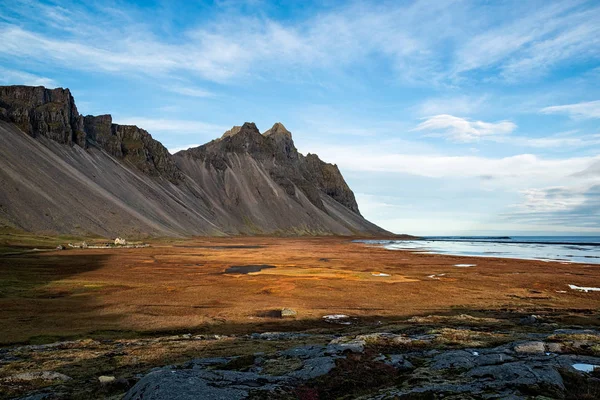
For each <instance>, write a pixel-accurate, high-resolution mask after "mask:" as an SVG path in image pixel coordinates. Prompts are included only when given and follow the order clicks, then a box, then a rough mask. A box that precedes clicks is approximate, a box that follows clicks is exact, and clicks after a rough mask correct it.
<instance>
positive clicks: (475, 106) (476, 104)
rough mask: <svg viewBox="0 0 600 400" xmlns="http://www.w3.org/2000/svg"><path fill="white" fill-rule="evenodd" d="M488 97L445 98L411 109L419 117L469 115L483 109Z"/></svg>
mask: <svg viewBox="0 0 600 400" xmlns="http://www.w3.org/2000/svg"><path fill="white" fill-rule="evenodd" d="M486 100H487V96H475V97H473V96H465V95H463V96H444V97H435V98H430V99H427V100H425V101H423V102H421V103H420V104H418V105H416V106H414V107H412V108H411V110H412V111H413V112H414V113H415V114H417V115H418V116H419V117H429V116H431V115H439V114H461V115H469V114H472V113H475V112H477V111H479V110H480V109H482V108H483V106H484V104H485V102H486Z"/></svg>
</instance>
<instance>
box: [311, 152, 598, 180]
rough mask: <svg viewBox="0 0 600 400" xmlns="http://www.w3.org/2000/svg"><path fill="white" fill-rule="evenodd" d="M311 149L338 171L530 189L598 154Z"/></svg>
mask: <svg viewBox="0 0 600 400" xmlns="http://www.w3.org/2000/svg"><path fill="white" fill-rule="evenodd" d="M311 147H312V148H313V150H315V151H316V152H317V154H319V156H321V158H322V159H324V160H327V161H328V162H333V163H336V164H338V165H339V166H340V169H342V171H364V172H386V173H401V174H409V175H414V176H420V177H426V178H450V179H472V178H474V179H477V180H480V181H481V182H485V183H486V184H489V185H500V186H502V187H504V188H506V189H510V190H515V189H517V188H522V189H526V188H530V187H535V186H536V185H539V184H550V185H551V184H555V185H557V184H560V182H568V181H572V180H573V175H574V174H577V173H581V172H582V171H585V170H587V169H589V168H590V167H592V166H593V165H594V164H595V163H600V156H596V157H570V158H561V159H556V158H544V157H540V156H536V155H533V154H519V155H514V156H509V157H489V156H487V157H485V156H474V155H462V156H449V155H443V154H433V153H420V154H419V153H409V152H401V151H398V152H395V151H393V150H391V149H389V148H386V147H387V145H385V144H384V145H372V146H342V145H332V146H323V145H319V144H315V145H314V146H311Z"/></svg>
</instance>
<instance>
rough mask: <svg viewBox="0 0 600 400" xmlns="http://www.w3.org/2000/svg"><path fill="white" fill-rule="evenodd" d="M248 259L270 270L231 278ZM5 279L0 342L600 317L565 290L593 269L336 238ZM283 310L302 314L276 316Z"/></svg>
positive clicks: (50, 255)
mask: <svg viewBox="0 0 600 400" xmlns="http://www.w3.org/2000/svg"><path fill="white" fill-rule="evenodd" d="M458 263H461V264H465V263H467V264H477V265H476V266H475V267H470V268H459V267H455V266H454V265H455V264H458ZM247 266H251V269H254V270H257V269H260V268H263V267H265V266H266V267H270V268H263V269H262V270H260V271H259V272H253V273H248V274H243V273H239V272H238V273H226V270H227V269H228V268H230V267H242V268H237V270H238V271H239V270H240V269H241V270H244V267H247ZM259 267H260V268H259ZM234 270H236V269H234ZM386 275H389V276H386ZM0 281H1V284H0V310H1V312H0V319H1V324H0V340H1V343H2V344H9V343H15V342H26V341H28V340H32V339H35V338H40V337H41V338H44V337H48V338H63V337H71V336H77V335H85V334H94V333H96V334H99V333H102V332H111V331H118V332H159V331H163V332H164V331H190V332H204V331H212V332H223V333H234V332H237V333H240V332H255V331H260V330H267V329H307V328H309V327H320V326H321V327H322V326H325V325H326V324H325V322H324V321H323V320H322V317H323V316H324V315H328V314H347V315H349V316H351V317H356V318H357V320H356V321H363V322H366V321H368V323H378V322H377V321H378V320H379V319H382V320H386V321H390V320H393V319H395V318H398V319H402V318H404V319H406V318H407V317H411V316H417V315H429V314H432V313H438V314H439V313H450V314H459V313H469V314H473V313H484V314H485V313H488V314H489V313H507V312H508V313H510V312H515V313H520V314H523V315H525V314H528V313H529V314H532V313H552V314H553V315H555V316H559V315H560V318H562V320H563V321H582V320H585V323H586V324H588V325H589V324H591V325H596V324H600V321H599V319H598V309H599V308H600V293H599V292H589V293H584V292H580V291H574V290H572V289H570V288H569V287H568V286H567V285H568V284H574V285H578V286H598V282H600V266H597V265H586V264H561V263H552V262H541V261H522V260H508V259H494V258H473V257H471V258H470V257H454V256H443V255H431V254H415V253H410V252H407V251H389V250H385V249H383V248H379V247H374V246H368V245H365V244H362V243H353V242H352V241H351V240H350V239H348V238H335V237H327V238H270V237H269V238H267V237H243V238H240V237H238V238H196V239H191V240H187V241H181V242H176V243H166V242H163V243H161V242H155V243H153V245H152V246H151V247H148V248H139V249H118V248H113V249H81V250H80V249H77V250H68V251H50V252H44V253H27V254H21V255H5V256H3V257H0ZM282 308H291V309H293V310H295V311H296V312H297V316H296V317H295V318H291V319H288V318H285V319H282V318H280V316H279V315H278V314H279V312H280V311H281V309H282ZM357 323H360V322H357Z"/></svg>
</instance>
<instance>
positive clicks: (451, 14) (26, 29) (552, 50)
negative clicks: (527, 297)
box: [0, 1, 600, 85]
mask: <svg viewBox="0 0 600 400" xmlns="http://www.w3.org/2000/svg"><path fill="white" fill-rule="evenodd" d="M579 3H580V2H556V3H554V2H549V3H548V4H546V3H544V6H543V7H539V8H537V9H536V7H531V6H530V4H526V3H524V4H522V5H520V6H519V7H517V10H516V11H518V12H515V13H514V14H509V13H506V12H504V15H503V16H504V17H505V18H504V19H503V20H502V21H501V22H498V20H497V19H495V15H494V12H493V10H491V11H490V12H487V13H486V12H485V11H486V10H485V7H484V6H481V7H479V8H478V7H476V6H475V5H473V4H471V3H468V2H458V1H447V2H430V1H414V2H410V3H401V4H400V3H393V2H392V3H388V4H379V5H374V4H371V3H369V4H363V3H360V2H354V3H350V4H347V5H344V6H337V7H333V8H329V9H328V10H326V11H322V12H320V13H315V14H312V15H310V14H307V16H306V17H305V18H304V19H302V20H293V21H286V23H285V24H284V23H281V22H279V21H276V20H274V19H271V18H269V17H267V16H264V15H260V14H258V13H257V15H256V16H248V15H241V14H238V13H235V12H233V11H232V10H231V9H229V8H226V9H225V11H223V12H224V13H220V14H219V13H217V14H216V15H214V16H213V18H212V19H211V20H210V21H203V23H198V24H197V26H196V27H191V28H189V29H187V30H186V31H184V32H180V33H179V34H178V36H177V37H175V38H169V40H165V39H164V38H162V37H161V35H158V34H156V33H155V28H154V27H153V26H152V25H151V24H148V23H145V24H144V23H142V22H140V21H139V20H138V18H135V16H136V15H137V13H138V12H139V10H135V11H134V10H130V9H128V8H126V7H122V8H121V9H120V10H119V12H116V11H115V10H111V9H108V10H107V9H101V10H87V9H84V8H81V7H78V6H77V5H75V4H70V5H69V7H66V6H49V5H45V4H40V3H37V2H35V1H34V2H28V3H27V4H28V6H27V7H25V6H23V3H17V4H20V5H15V6H12V7H13V9H12V10H13V12H15V13H20V14H21V16H22V17H24V16H27V18H28V20H29V22H32V23H30V24H17V23H14V22H13V21H12V20H11V19H9V20H8V22H5V23H3V24H2V25H0V54H5V55H10V56H11V57H15V58H21V59H28V60H35V61H36V62H38V63H42V64H48V63H50V62H51V63H58V64H60V65H62V66H64V67H68V68H76V69H85V70H94V71H103V72H111V73H132V72H134V73H137V74H139V73H143V74H154V75H156V74H170V75H173V76H174V75H177V73H181V72H186V73H189V74H193V75H195V76H197V77H200V78H203V79H205V80H209V81H218V82H224V81H228V80H231V79H235V78H243V77H245V76H248V74H252V75H262V76H268V77H270V78H271V79H273V78H276V77H278V76H279V77H281V76H285V75H290V74H291V75H293V74H303V75H305V76H310V71H311V70H324V69H326V70H327V71H329V72H332V71H336V70H337V71H340V70H347V69H356V68H363V67H365V66H369V65H371V66H372V60H378V61H380V62H381V61H383V62H384V63H385V65H386V68H384V70H385V71H388V72H389V73H392V74H393V75H394V77H395V78H396V79H400V80H403V81H408V82H417V83H420V84H427V85H438V84H442V85H443V84H450V85H453V84H456V83H457V82H460V81H461V80H462V79H463V78H464V77H465V76H468V77H469V78H470V79H476V78H477V77H478V75H477V72H478V71H482V70H485V71H487V73H488V75H491V76H496V78H498V79H508V80H513V81H514V80H519V79H520V77H523V78H528V77H530V76H531V74H532V73H538V72H539V73H545V72H547V71H549V70H551V69H552V68H554V67H556V66H557V65H559V64H560V63H562V62H570V63H572V64H573V63H575V64H576V63H582V62H585V61H589V60H597V59H598V58H600V39H599V38H600V34H599V33H600V26H599V25H598V24H597V21H598V19H599V18H600V8H598V7H586V8H582V5H581V4H579ZM38 6H39V7H38ZM6 7H7V8H10V6H8V5H7V6H6ZM33 9H35V10H38V11H37V12H36V13H32V10H33ZM95 11H97V12H95ZM109 12H110V13H111V18H110V19H107V18H104V17H103V16H104V15H105V14H106V13H109ZM34 14H35V15H34ZM129 14H131V16H130V15H129ZM515 15H521V16H520V17H515ZM99 16H102V17H99ZM465 21H469V22H465ZM457 25H460V26H461V27H462V29H456V28H455V26H457ZM488 26H491V28H487V27H488ZM41 27H47V28H49V29H51V30H52V34H47V33H46V32H43V30H42V29H40V28H41ZM536 71H537V72H536Z"/></svg>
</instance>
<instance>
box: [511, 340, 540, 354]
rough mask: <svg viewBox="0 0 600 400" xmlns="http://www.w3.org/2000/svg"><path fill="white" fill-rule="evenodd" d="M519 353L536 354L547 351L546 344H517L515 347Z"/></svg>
mask: <svg viewBox="0 0 600 400" xmlns="http://www.w3.org/2000/svg"><path fill="white" fill-rule="evenodd" d="M514 349H515V351H516V352H517V353H527V354H536V353H545V352H546V346H545V344H544V342H525V343H520V344H517V345H516V346H515V347H514Z"/></svg>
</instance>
